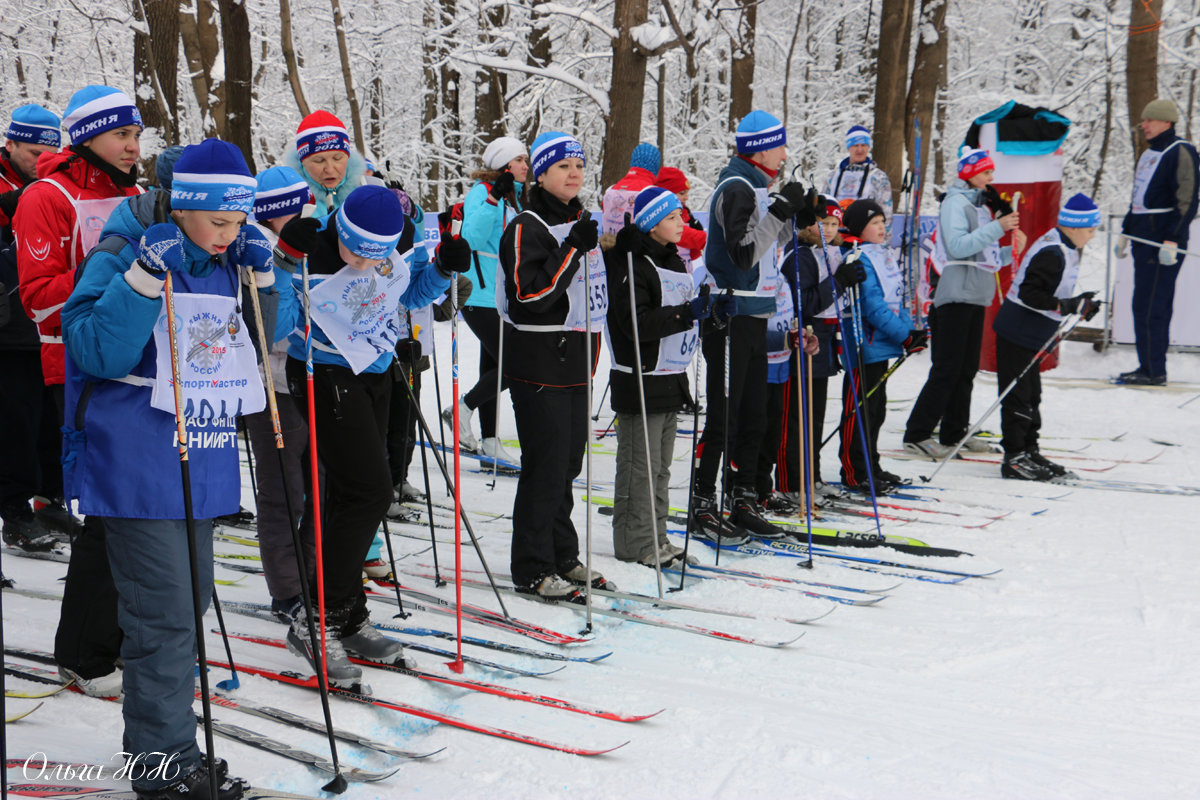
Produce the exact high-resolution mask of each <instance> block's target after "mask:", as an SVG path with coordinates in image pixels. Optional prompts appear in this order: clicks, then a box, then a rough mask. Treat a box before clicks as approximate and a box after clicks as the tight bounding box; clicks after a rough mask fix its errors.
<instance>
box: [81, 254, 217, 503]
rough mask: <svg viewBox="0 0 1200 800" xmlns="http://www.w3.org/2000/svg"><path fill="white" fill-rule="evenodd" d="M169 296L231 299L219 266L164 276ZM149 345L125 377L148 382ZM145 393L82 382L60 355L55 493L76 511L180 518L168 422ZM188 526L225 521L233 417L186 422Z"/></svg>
mask: <svg viewBox="0 0 1200 800" xmlns="http://www.w3.org/2000/svg"><path fill="white" fill-rule="evenodd" d="M172 280H173V282H174V286H175V291H177V292H180V293H185V292H187V293H197V294H215V295H224V296H226V297H233V296H235V295H236V294H237V285H236V278H235V276H234V274H233V271H232V270H231V269H229V268H227V267H224V266H222V267H218V268H217V269H215V270H213V271H212V272H211V273H210V274H209V275H208V276H207V277H204V278H197V277H195V276H192V275H189V274H187V273H186V272H176V273H172ZM155 357H156V348H155V346H154V339H153V337H151V339H150V340H149V341H148V342H147V343H146V348H145V350H143V351H142V359H141V361H140V362H139V363H138V365H137V366H136V367H134V368H133V369H132V370H131V371H130V373H129V375H130V377H131V378H135V379H136V378H148V379H153V378H154V377H155V372H156V370H155ZM150 392H151V389H150V387H149V386H139V385H134V384H133V383H127V382H124V381H120V380H97V379H95V378H91V377H89V376H88V375H87V374H85V373H84V372H83V371H82V370H80V368H79V367H78V366H76V364H75V362H74V360H73V359H72V358H71V353H70V350H69V349H68V351H67V355H66V408H65V414H64V425H63V486H64V488H65V490H66V496H67V497H68V498H75V499H78V500H79V511H80V513H83V514H96V515H97V516H102V517H129V518H134V519H183V518H184V510H183V483H182V478H181V471H180V469H181V468H180V464H179V448H178V445H177V444H176V426H175V416H174V415H173V414H168V413H166V412H164V411H159V410H157V409H155V408H151V407H150ZM187 435H188V444H189V446H188V464H189V468H190V471H191V488H192V514H193V516H194V518H195V519H210V518H212V517H217V516H221V515H224V514H231V513H234V512H236V511H237V510H238V503H239V501H240V499H241V474H240V471H239V469H238V457H237V453H238V450H237V427H236V419H235V418H234V417H220V418H214V419H210V420H203V419H201V420H192V421H190V422H189V424H188V426H187Z"/></svg>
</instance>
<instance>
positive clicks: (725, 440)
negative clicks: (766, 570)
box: [716, 288, 733, 567]
mask: <svg viewBox="0 0 1200 800" xmlns="http://www.w3.org/2000/svg"><path fill="white" fill-rule="evenodd" d="M732 295H733V289H732V288H730V289H727V290H726V291H725V296H726V297H731V296H732ZM732 338H733V319H732V318H731V319H730V320H729V322H728V323H727V324H726V325H725V363H724V365H723V367H724V397H725V407H724V408H723V409H721V414H722V418H723V420H724V424H723V425H722V430H721V503H720V505H719V506H718V508H717V545H718V547H717V555H716V564H717V566H718V567H719V566H721V548H720V543H721V531H722V530H723V529H724V526H725V498H726V495H728V494H729V464H730V461H731V459H730V458H729V350H730V345H729V341H730V339H732ZM730 524H732V521H731V523H730Z"/></svg>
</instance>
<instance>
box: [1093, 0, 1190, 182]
mask: <svg viewBox="0 0 1200 800" xmlns="http://www.w3.org/2000/svg"><path fill="white" fill-rule="evenodd" d="M1114 5H1116V0H1106V2H1105V9H1106V11H1107V13H1106V14H1105V29H1104V63H1105V66H1106V67H1107V69H1105V71H1104V136H1103V137H1102V138H1101V140H1100V164H1099V166H1097V167H1096V177H1095V178H1094V179H1093V180H1092V197H1099V193H1100V184H1101V183H1102V182H1103V180H1104V162H1105V159H1106V158H1107V156H1108V145H1109V141H1110V140H1111V139H1112V129H1113V71H1112V55H1111V53H1110V50H1109V46H1108V45H1109V42H1110V41H1111V36H1112V33H1111V31H1110V30H1109V29H1108V24H1107V23H1108V19H1109V18H1110V17H1111V16H1112V12H1113V6H1114ZM1194 74H1195V73H1193V75H1194Z"/></svg>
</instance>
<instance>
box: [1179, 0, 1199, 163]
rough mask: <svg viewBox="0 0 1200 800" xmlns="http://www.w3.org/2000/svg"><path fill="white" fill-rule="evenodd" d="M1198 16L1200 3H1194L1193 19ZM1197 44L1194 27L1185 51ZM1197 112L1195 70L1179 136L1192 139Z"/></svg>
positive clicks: (1190, 82) (1189, 32) (1190, 81)
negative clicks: (1193, 115)
mask: <svg viewBox="0 0 1200 800" xmlns="http://www.w3.org/2000/svg"><path fill="white" fill-rule="evenodd" d="M1198 16H1200V3H1197V2H1193V3H1192V19H1196V18H1197V17H1198ZM1195 44H1196V27H1195V26H1193V27H1192V29H1191V30H1190V31H1188V35H1187V41H1186V42H1185V43H1184V45H1183V47H1184V50H1185V51H1188V52H1190V51H1191V50H1192V47H1193V46H1195ZM1195 111H1196V70H1194V69H1193V70H1191V74H1190V75H1189V76H1188V99H1187V109H1185V112H1184V120H1183V122H1184V125H1183V130H1182V131H1181V132H1180V134H1179V135H1180V136H1182V137H1183V138H1185V139H1191V138H1192V114H1194V113H1195Z"/></svg>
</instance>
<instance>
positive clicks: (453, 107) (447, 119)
mask: <svg viewBox="0 0 1200 800" xmlns="http://www.w3.org/2000/svg"><path fill="white" fill-rule="evenodd" d="M456 15H457V5H456V2H455V0H441V20H440V25H441V26H443V27H445V26H449V25H452V24H453V23H454V21H455V17H456ZM441 41H442V42H443V43H445V42H446V36H445V35H444V34H443V35H442V37H441ZM449 49H450V48H449V45H448V44H443V48H442V53H441V59H440V60H441V65H440V67H439V70H438V71H439V79H440V81H441V87H442V143H443V145H444V147H445V150H446V153H447V155H449V154H451V153H453V154H455V155H459V156H461V154H462V121H461V118H460V115H459V104H458V93H459V86H460V85H461V83H462V77H461V76H460V75H459V73H458V70H456V69H454V67H453V66H451V64H450V58H449V55H450V52H449ZM444 172H445V174H444V175H443V176H442V182H443V189H442V197H444V198H450V197H454V198H455V199H457V198H458V197H461V196H462V195H463V194H464V193H465V190H464V188H463V186H462V178H463V176H462V170H461V169H456V168H455V167H454V166H453V165H452V164H451V163H450V161H449V159H447V165H446V169H445V171H444ZM452 178H453V179H457V181H458V184H459V185H458V187H457V188H452V187H451V186H450V185H449V183H450V181H451V179H452ZM439 207H440V206H439Z"/></svg>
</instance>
